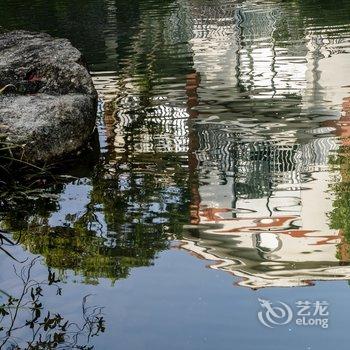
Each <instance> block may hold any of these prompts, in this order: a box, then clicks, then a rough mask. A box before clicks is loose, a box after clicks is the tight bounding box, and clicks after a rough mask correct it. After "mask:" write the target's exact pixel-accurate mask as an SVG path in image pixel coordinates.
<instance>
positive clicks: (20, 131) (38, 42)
mask: <svg viewBox="0 0 350 350" xmlns="http://www.w3.org/2000/svg"><path fill="white" fill-rule="evenodd" d="M5 86H7V87H6V88H5V90H4V91H3V92H2V93H1V94H0V134H1V140H2V142H3V143H6V144H9V145H11V147H14V150H15V153H16V154H17V155H20V156H21V158H23V159H26V160H28V161H31V162H38V161H49V160H52V159H54V158H57V157H61V156H62V155H64V154H66V153H69V152H72V151H74V150H76V149H78V148H80V147H81V146H82V145H83V144H84V142H86V140H87V139H88V138H89V136H90V135H91V133H92V131H93V130H94V126H95V121H96V105H97V93H96V90H95V88H94V85H93V82H92V79H91V76H90V74H89V72H88V70H87V68H86V66H85V64H84V61H83V58H82V55H81V53H80V52H79V51H78V50H77V49H75V48H74V47H73V46H72V45H71V43H70V42H69V41H68V40H66V39H54V38H52V37H51V36H49V35H47V34H42V33H29V32H25V31H15V32H10V33H6V34H3V35H1V36H0V90H1V88H3V87H5Z"/></svg>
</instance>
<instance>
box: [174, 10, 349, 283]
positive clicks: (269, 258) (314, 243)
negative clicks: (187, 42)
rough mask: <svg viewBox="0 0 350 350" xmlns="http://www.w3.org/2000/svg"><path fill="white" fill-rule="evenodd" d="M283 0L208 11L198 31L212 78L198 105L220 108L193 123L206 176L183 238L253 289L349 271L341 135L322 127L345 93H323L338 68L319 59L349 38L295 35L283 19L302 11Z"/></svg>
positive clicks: (198, 58)
mask: <svg viewBox="0 0 350 350" xmlns="http://www.w3.org/2000/svg"><path fill="white" fill-rule="evenodd" d="M278 6H279V5H278V4H273V5H269V6H265V7H264V8H263V9H262V8H261V9H259V8H257V9H256V10H254V9H252V8H249V5H245V4H243V5H242V6H237V7H236V8H235V9H234V10H233V11H232V12H231V13H230V14H228V13H227V12H226V13H225V15H224V18H221V20H222V21H220V20H219V19H218V18H216V17H213V18H205V19H203V18H202V17H199V19H198V20H197V21H195V23H196V27H195V30H194V34H195V37H194V38H193V39H192V40H191V43H192V49H193V51H194V66H195V68H196V70H197V71H198V72H199V74H200V75H201V78H202V82H201V86H200V87H199V89H198V99H199V107H198V108H197V109H198V111H199V116H200V117H201V113H202V114H204V115H209V116H210V117H211V118H207V119H205V118H203V119H200V121H199V123H197V124H196V126H195V128H196V131H197V133H198V140H199V142H198V144H199V147H198V150H197V152H196V153H197V157H198V161H199V174H198V176H199V179H200V185H199V186H198V188H197V194H196V196H195V198H196V199H195V200H194V201H193V204H192V209H193V210H192V225H190V226H189V227H188V229H187V234H186V235H185V236H186V237H185V239H184V240H183V241H182V243H181V246H182V248H184V249H187V250H190V251H192V252H194V253H196V255H197V256H202V257H203V258H206V259H209V260H214V263H212V264H211V265H210V266H211V267H212V268H216V269H222V270H225V271H228V272H231V273H233V274H235V275H237V276H241V277H243V281H241V282H240V284H242V285H246V286H250V287H254V288H256V287H263V286H274V285H276V286H291V285H303V284H308V283H309V282H308V281H309V280H313V279H337V278H339V279H342V278H347V277H348V276H349V273H350V271H349V269H347V268H345V267H339V254H338V252H339V245H338V244H339V243H341V242H342V238H341V234H340V233H339V232H338V230H332V229H330V228H329V219H328V217H327V213H328V212H330V211H331V209H332V199H331V198H330V197H331V195H330V194H328V189H329V184H330V183H331V181H332V178H331V175H330V172H329V169H328V158H329V155H330V153H331V152H333V151H335V150H336V149H337V148H338V142H337V141H336V139H334V137H333V136H330V133H332V132H333V131H334V126H333V125H329V124H327V123H324V124H323V125H322V127H320V126H319V122H320V121H322V120H327V118H328V119H329V118H331V119H334V118H335V116H339V110H330V109H327V108H328V107H329V106H333V105H334V104H337V103H338V101H337V100H334V99H333V100H331V101H327V102H325V101H323V99H324V94H325V87H326V86H327V85H324V86H322V85H321V84H325V83H326V82H325V81H324V79H323V78H322V77H323V76H327V74H328V70H329V69H330V67H329V66H325V65H323V64H322V63H321V61H320V60H321V59H322V57H323V56H322V54H321V53H320V52H324V50H326V51H327V50H331V47H332V44H334V45H336V44H339V42H335V41H332V40H327V39H326V38H325V36H326V35H325V34H322V33H321V34H320V33H319V32H311V31H310V33H307V35H306V37H305V39H306V40H305V41H304V42H302V41H300V40H294V41H293V40H290V42H291V43H290V44H286V40H285V38H283V37H281V36H280V35H281V34H280V32H279V31H278V27H279V29H280V27H281V20H282V19H283V20H284V21H287V22H288V21H293V18H290V17H288V16H286V13H283V11H285V8H279V7H278ZM206 12H207V13H210V11H206ZM230 16H231V21H229V20H228V18H229V17H230ZM211 29H212V32H211ZM217 36H218V37H219V40H214V38H215V39H216V37H217ZM295 39H296V38H295ZM340 42H343V43H344V40H343V41H341V40H340ZM326 44H327V45H326ZM204 47H206V48H207V47H208V50H204V49H203V48H204ZM348 66H349V67H350V65H349V64H348ZM320 77H321V79H320ZM333 88H334V86H333ZM229 89H231V93H232V95H228V94H227V95H225V93H227V91H229ZM338 89H339V86H338ZM247 93H248V94H247ZM327 93H328V95H329V91H327ZM208 105H210V106H211V107H212V108H208ZM211 110H212V111H213V112H212V113H210V112H211ZM318 114H320V115H318ZM198 198H200V200H198ZM194 212H196V213H194ZM342 246H343V247H344V245H342ZM342 257H346V255H345V254H343V255H342Z"/></svg>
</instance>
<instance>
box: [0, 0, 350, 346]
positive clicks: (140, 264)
mask: <svg viewBox="0 0 350 350" xmlns="http://www.w3.org/2000/svg"><path fill="white" fill-rule="evenodd" d="M349 14H350V0H334V1H329V0H328V1H324V0H318V1H314V0H303V1H301V0H293V1H292V0H290V1H278V0H276V1H248V0H247V1H231V0H212V1H205V0H159V1H156V0H154V1H151V0H133V1H125V0H118V1H117V0H77V1H69V0H50V1H43V0H33V1H30V2H28V1H24V0H2V1H1V2H0V31H1V30H10V29H11V30H12V29H26V30H36V31H45V32H48V33H50V34H52V35H55V36H60V37H66V38H69V39H70V40H71V41H72V43H73V44H74V45H75V46H76V47H77V48H79V49H80V50H81V51H82V52H83V53H84V55H85V57H86V59H87V62H88V64H89V67H90V69H91V71H92V76H93V79H94V82H95V85H96V88H97V90H98V93H99V112H98V128H97V129H98V130H97V134H98V135H96V139H95V140H93V141H91V145H90V148H91V149H90V151H89V152H85V153H83V154H81V156H80V157H78V158H79V159H75V160H73V161H70V162H69V164H63V165H60V169H59V171H58V174H56V173H55V174H54V175H53V178H54V180H47V179H46V177H45V179H41V180H40V179H39V180H38V179H36V181H33V182H32V184H31V185H30V186H29V188H24V189H22V190H21V191H19V190H17V191H15V192H13V191H12V190H11V191H10V190H9V189H8V188H7V186H6V185H4V184H3V185H2V187H1V191H2V192H3V195H2V196H0V219H1V221H0V223H1V229H2V230H3V231H4V235H5V236H4V237H6V238H8V239H11V240H12V242H15V241H18V244H16V245H13V246H12V245H11V244H10V245H8V246H6V249H5V250H3V251H2V252H1V255H0V261H1V266H2V273H1V274H0V281H1V290H3V291H6V293H9V294H16V293H18V289H19V287H18V277H17V276H16V275H15V274H14V271H13V269H12V265H14V264H15V266H21V265H23V264H25V263H21V261H24V260H25V259H27V260H26V261H29V260H30V259H32V258H33V257H34V256H39V257H40V262H38V263H37V264H36V265H35V267H34V268H33V276H34V277H35V279H38V280H39V279H42V278H46V277H45V276H46V275H47V273H48V271H50V273H52V271H54V272H55V274H56V276H58V277H59V279H60V282H59V284H60V287H61V288H62V295H61V296H57V295H56V294H55V293H51V292H48V294H45V296H44V297H43V298H44V303H45V307H47V308H48V309H50V310H55V311H54V312H59V313H60V314H62V315H64V316H65V317H67V318H68V319H70V320H78V319H79V317H80V314H81V312H80V311H81V303H82V300H83V298H84V297H85V296H86V295H91V299H93V302H94V304H95V305H99V306H101V307H105V309H104V315H105V316H104V318H105V327H106V329H105V331H104V332H103V334H99V336H98V337H93V338H91V339H90V342H91V344H93V345H95V348H96V349H130V350H137V349H164V348H167V349H220V350H221V349H225V350H226V349H230V350H231V349H232V350H233V349H239V350H246V349H257V348H259V349H266V350H267V349H268V350H273V349H276V350H277V349H278V350H283V349H288V350H289V349H293V350H295V349H325V350H326V349H327V350H328V349H329V348H330V347H331V345H330V344H334V346H336V347H337V348H338V349H347V348H348V343H349V341H350V334H349V333H348V332H347V323H348V322H349V321H350V314H349V311H348V310H349V307H350V286H349V284H348V280H349V279H350V266H349V262H350V182H349V180H350V176H349V174H350V142H349V140H350V15H349ZM56 172H57V170H56ZM56 176H57V177H56ZM5 251H6V253H8V254H5ZM9 254H11V256H10V255H9ZM14 258H15V259H16V260H17V261H16V260H14ZM284 287H295V288H284ZM263 300H265V304H264V302H263ZM266 303H267V304H266ZM308 303H309V304H308ZM322 303H323V304H322ZM319 304H322V305H323V306H324V305H326V306H324V307H323V308H322V307H320V305H319ZM264 305H265V306H264ZM271 305H273V308H271ZM303 305H306V307H305V306H304V307H303ZM303 308H304V311H303V310H302V309H303ZM283 312H286V313H287V314H286V315H285V314H283ZM288 314H292V315H291V316H293V318H292V319H288ZM284 316H287V318H285V317H284ZM269 317H270V318H269ZM302 317H304V321H303V322H304V323H303V324H298V322H299V321H298V319H300V318H302ZM317 319H322V320H326V321H327V322H328V324H327V327H322V326H320V324H317ZM300 322H302V321H300ZM312 322H314V323H316V324H313V323H312ZM67 348H69V347H67Z"/></svg>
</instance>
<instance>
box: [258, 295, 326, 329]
mask: <svg viewBox="0 0 350 350" xmlns="http://www.w3.org/2000/svg"><path fill="white" fill-rule="evenodd" d="M258 300H259V303H260V306H261V308H262V310H260V311H259V312H258V319H259V321H260V323H261V324H263V325H264V326H265V327H268V328H274V327H276V326H283V325H287V324H290V323H291V322H292V321H293V320H294V322H293V323H295V325H297V326H318V327H321V328H324V329H326V328H328V326H329V322H328V321H329V319H328V316H329V311H328V307H329V303H328V302H326V301H318V300H317V301H313V302H311V301H308V300H305V301H302V300H299V301H297V302H296V303H295V307H296V308H297V310H296V311H294V312H293V309H292V308H291V306H290V305H288V304H287V303H285V302H282V301H277V302H271V301H270V300H266V299H260V298H259V299H258ZM294 316H295V317H294Z"/></svg>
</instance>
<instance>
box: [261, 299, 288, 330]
mask: <svg viewBox="0 0 350 350" xmlns="http://www.w3.org/2000/svg"><path fill="white" fill-rule="evenodd" d="M259 302H260V305H261V307H262V308H263V310H262V311H259V312H258V318H259V321H260V322H261V323H262V324H263V325H264V326H266V327H269V328H274V326H282V325H286V324H288V323H289V322H290V321H291V320H292V318H293V311H292V309H291V308H290V306H289V305H287V304H286V303H283V302H282V301H278V302H277V303H275V305H273V304H272V302H271V301H270V300H265V299H259Z"/></svg>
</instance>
